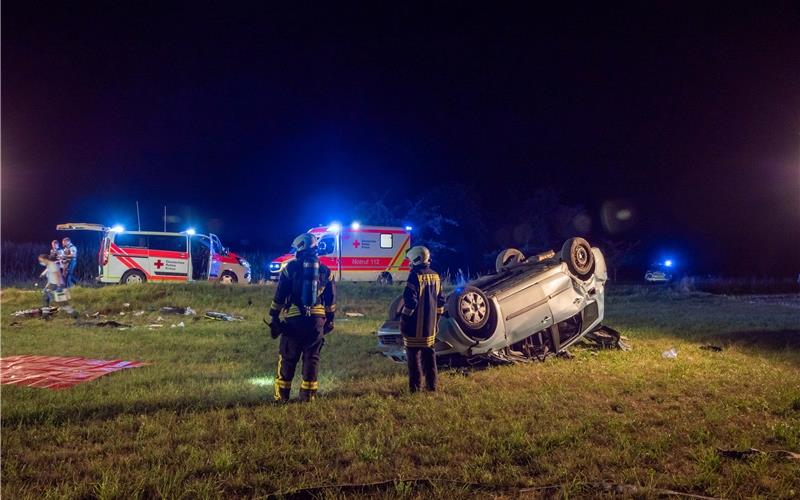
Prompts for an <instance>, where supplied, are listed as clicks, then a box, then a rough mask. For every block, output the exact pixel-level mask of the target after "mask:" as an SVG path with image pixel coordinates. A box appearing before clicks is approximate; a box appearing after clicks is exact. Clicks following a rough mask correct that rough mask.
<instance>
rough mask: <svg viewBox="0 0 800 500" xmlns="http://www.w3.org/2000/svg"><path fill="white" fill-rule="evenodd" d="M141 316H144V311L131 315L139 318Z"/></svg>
mask: <svg viewBox="0 0 800 500" xmlns="http://www.w3.org/2000/svg"><path fill="white" fill-rule="evenodd" d="M143 314H144V311H136V312H135V313H133V315H134V316H141V315H143Z"/></svg>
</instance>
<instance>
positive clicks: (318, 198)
mask: <svg viewBox="0 0 800 500" xmlns="http://www.w3.org/2000/svg"><path fill="white" fill-rule="evenodd" d="M429 4H430V2H427V3H415V4H407V5H402V6H401V5H399V4H398V3H396V2H393V3H389V2H377V3H374V4H371V5H367V4H366V3H365V4H362V5H356V4H347V6H342V4H339V5H333V3H328V2H325V3H323V2H319V3H317V4H315V5H311V4H309V5H305V6H304V7H301V6H299V5H295V6H293V7H292V8H290V9H289V8H287V7H278V6H268V2H253V3H252V4H250V3H247V2H238V3H237V2H213V3H211V2H187V3H186V4H183V5H180V4H171V3H168V2H152V3H148V2H130V3H126V2H103V3H91V2H83V1H82V2H22V1H16V2H14V1H7V2H3V9H2V160H3V162H2V237H3V238H4V239H8V240H15V241H34V240H41V241H45V243H46V242H47V241H49V240H50V239H51V238H52V237H53V236H54V235H55V234H54V233H55V231H54V228H55V225H56V224H57V223H59V222H65V221H91V222H102V223H105V224H109V225H110V224H114V223H123V224H125V225H126V227H128V228H133V227H135V224H136V217H135V205H134V202H135V201H136V200H138V201H139V203H140V206H141V209H142V217H143V221H142V222H143V225H144V228H145V229H157V228H160V227H161V219H160V217H161V210H162V206H163V205H164V204H166V205H167V206H168V210H169V211H170V213H171V214H177V215H179V216H180V217H181V218H182V219H181V222H180V223H177V224H175V225H173V226H171V227H170V229H172V230H182V229H185V227H188V226H189V225H194V226H197V227H198V229H200V230H208V229H212V230H214V231H216V232H218V234H220V235H221V237H222V238H223V240H225V241H226V242H227V243H228V244H230V245H231V246H232V247H233V248H234V249H235V248H236V246H237V242H238V243H240V244H242V245H245V244H246V243H247V242H243V241H242V240H245V239H247V240H251V241H259V242H265V245H268V246H269V247H270V248H275V247H276V246H277V247H288V243H289V242H290V241H291V239H292V237H293V236H295V235H296V234H297V233H299V232H301V231H303V230H305V229H307V228H308V227H310V226H314V225H318V224H322V223H326V222H329V221H331V220H333V219H339V220H342V221H345V222H347V221H348V220H349V219H348V217H350V216H352V214H351V211H352V207H353V205H354V204H356V203H358V202H360V201H364V200H370V199H374V198H375V197H378V196H380V195H382V194H384V193H387V192H389V193H390V196H391V197H392V198H393V199H403V198H404V197H413V196H414V195H415V193H418V192H419V190H420V187H419V186H420V184H422V185H426V186H432V185H441V184H448V183H454V182H458V183H462V184H466V185H470V186H474V187H476V188H479V189H480V190H481V192H482V193H484V194H485V197H484V198H483V199H482V203H483V204H484V205H485V210H486V213H487V217H488V219H489V222H490V223H491V224H501V223H502V221H503V217H504V213H503V211H502V210H500V209H498V207H497V206H495V205H494V204H493V203H491V200H492V199H493V198H496V197H499V196H503V194H504V193H506V192H507V191H508V189H509V186H514V187H517V188H518V187H519V186H531V189H535V188H541V187H544V186H554V187H556V188H558V189H559V190H560V191H561V192H562V193H563V196H564V198H565V200H566V201H567V202H569V203H573V204H580V205H583V206H585V207H586V208H587V210H588V211H589V212H590V213H591V214H592V216H593V217H594V218H599V210H600V207H601V205H602V203H603V202H604V201H607V200H611V199H620V198H624V199H627V200H629V202H630V203H631V205H632V206H633V207H634V208H635V210H636V211H637V214H638V216H639V217H638V219H639V227H638V228H637V229H636V233H635V234H631V235H630V237H631V238H639V239H643V240H644V241H645V244H646V245H647V247H648V248H652V249H653V251H655V249H658V248H665V249H669V250H670V251H675V252H677V253H678V254H681V255H682V256H683V257H682V258H684V259H685V260H692V261H693V262H694V267H695V269H696V270H697V271H709V272H730V273H740V274H741V273H747V272H752V273H764V274H766V273H769V274H777V273H782V274H792V273H795V274H796V273H798V272H800V135H799V134H800V4H798V3H797V2H787V3H783V4H781V3H778V2H768V3H767V4H766V5H767V6H766V7H765V6H763V5H761V6H759V7H760V8H757V7H755V6H754V7H751V8H748V9H745V10H739V9H738V8H737V7H735V6H734V5H733V4H732V3H729V2H726V3H710V2H693V3H687V4H678V3H676V2H669V3H663V4H661V3H653V2H643V3H641V5H639V6H635V7H634V6H624V5H622V4H618V5H617V6H616V7H614V9H613V10H609V9H608V7H609V5H608V4H603V5H602V6H601V7H596V8H592V7H587V6H582V5H581V4H580V3H574V4H569V8H568V9H565V10H562V11H559V12H549V11H544V10H541V8H539V7H534V6H533V4H529V5H528V7H527V8H512V7H510V6H509V5H505V4H491V5H492V7H493V8H492V9H491V10H488V8H484V9H480V8H478V9H475V10H468V9H465V8H464V7H463V6H460V5H458V3H452V4H450V6H449V7H443V6H441V5H440V6H438V7H436V8H432V6H431V5H429ZM645 4H646V5H645ZM489 5H490V4H484V7H488V6H489ZM595 9H597V10H595ZM363 222H366V223H368V222H369V221H363ZM465 230H468V229H467V228H465ZM598 236H602V235H599V234H598ZM465 251H468V250H467V249H465Z"/></svg>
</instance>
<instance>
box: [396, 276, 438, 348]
mask: <svg viewBox="0 0 800 500" xmlns="http://www.w3.org/2000/svg"><path fill="white" fill-rule="evenodd" d="M401 312H402V315H401V317H400V332H401V333H402V334H403V344H404V345H405V346H406V347H433V344H434V342H435V341H436V333H437V331H438V328H439V316H441V315H442V313H444V293H443V292H442V281H441V279H440V278H439V274H437V273H436V271H434V270H433V269H431V268H430V266H427V265H423V266H418V267H415V268H414V269H412V270H411V274H409V276H408V281H407V282H406V289H405V290H404V291H403V310H402V311H401Z"/></svg>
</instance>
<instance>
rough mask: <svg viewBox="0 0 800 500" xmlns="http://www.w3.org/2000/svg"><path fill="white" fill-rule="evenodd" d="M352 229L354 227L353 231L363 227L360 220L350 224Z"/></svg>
mask: <svg viewBox="0 0 800 500" xmlns="http://www.w3.org/2000/svg"><path fill="white" fill-rule="evenodd" d="M350 229H352V230H353V231H358V230H359V229H361V223H360V222H358V221H354V222H353V223H352V224H350Z"/></svg>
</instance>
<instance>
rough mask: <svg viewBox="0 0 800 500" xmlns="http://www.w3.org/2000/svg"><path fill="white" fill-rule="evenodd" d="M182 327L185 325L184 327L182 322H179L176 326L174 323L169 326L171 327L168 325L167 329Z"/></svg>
mask: <svg viewBox="0 0 800 500" xmlns="http://www.w3.org/2000/svg"><path fill="white" fill-rule="evenodd" d="M184 326H186V325H184V324H183V321H181V322H180V323H178V324H177V325H176V324H174V323H173V324H171V325H169V327H170V328H175V327H177V328H183V327H184Z"/></svg>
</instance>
